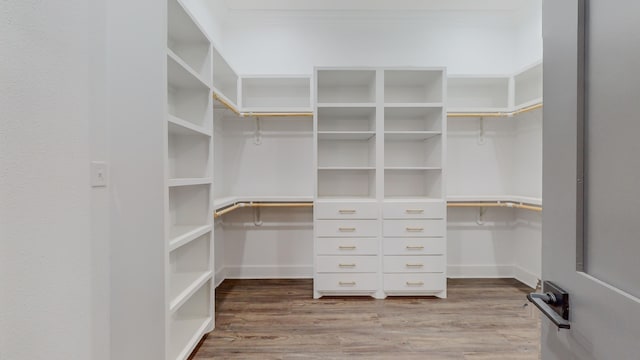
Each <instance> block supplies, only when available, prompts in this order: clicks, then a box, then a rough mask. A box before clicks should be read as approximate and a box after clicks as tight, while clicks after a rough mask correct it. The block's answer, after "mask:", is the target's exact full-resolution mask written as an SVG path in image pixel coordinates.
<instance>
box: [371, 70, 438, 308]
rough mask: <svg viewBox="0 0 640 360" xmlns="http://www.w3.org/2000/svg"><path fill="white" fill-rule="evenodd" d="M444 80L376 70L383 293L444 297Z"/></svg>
mask: <svg viewBox="0 0 640 360" xmlns="http://www.w3.org/2000/svg"><path fill="white" fill-rule="evenodd" d="M445 90H446V74H445V69H444V68H429V69H410V70H409V69H387V70H385V71H384V203H383V205H382V217H383V239H382V243H383V251H382V254H383V261H382V271H383V274H384V275H383V289H384V292H385V294H387V295H435V296H438V297H446V287H447V277H446V261H447V257H446V248H447V244H446V228H447V224H446V201H445V159H446V156H445V149H446V121H445V120H446V111H445V94H446V91H445Z"/></svg>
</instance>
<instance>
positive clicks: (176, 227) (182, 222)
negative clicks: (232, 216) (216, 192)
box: [169, 184, 212, 234]
mask: <svg viewBox="0 0 640 360" xmlns="http://www.w3.org/2000/svg"><path fill="white" fill-rule="evenodd" d="M210 191H211V185H210V184H204V185H191V186H179V187H171V188H169V215H170V228H169V233H170V234H180V233H181V232H184V231H188V230H189V229H196V228H199V227H203V226H207V225H210V221H211V219H210V217H211V215H212V214H211V210H210V203H209V194H210Z"/></svg>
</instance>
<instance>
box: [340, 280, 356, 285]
mask: <svg viewBox="0 0 640 360" xmlns="http://www.w3.org/2000/svg"><path fill="white" fill-rule="evenodd" d="M338 284H339V285H340V286H356V282H355V281H340V282H339V283H338Z"/></svg>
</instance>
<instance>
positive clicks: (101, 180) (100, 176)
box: [91, 161, 107, 187]
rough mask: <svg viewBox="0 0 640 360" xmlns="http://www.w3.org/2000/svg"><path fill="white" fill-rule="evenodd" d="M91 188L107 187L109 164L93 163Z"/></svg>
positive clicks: (102, 162)
mask: <svg viewBox="0 0 640 360" xmlns="http://www.w3.org/2000/svg"><path fill="white" fill-rule="evenodd" d="M91 186H92V187H105V186H107V163H106V162H104V161H92V162H91Z"/></svg>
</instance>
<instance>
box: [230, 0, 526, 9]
mask: <svg viewBox="0 0 640 360" xmlns="http://www.w3.org/2000/svg"><path fill="white" fill-rule="evenodd" d="M530 1H531V0H225V4H226V5H227V7H228V8H229V9H230V10H239V11H242V10H246V11H332V10H333V11H335V10H374V11H375V10H405V11H406V10H414V11H416V10H420V11H456V10H460V11H513V10H518V9H521V8H523V7H524V6H525V5H526V4H527V3H528V2H530Z"/></svg>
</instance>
